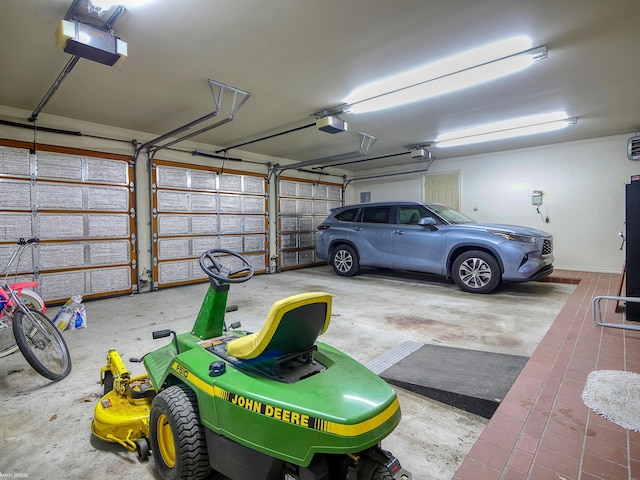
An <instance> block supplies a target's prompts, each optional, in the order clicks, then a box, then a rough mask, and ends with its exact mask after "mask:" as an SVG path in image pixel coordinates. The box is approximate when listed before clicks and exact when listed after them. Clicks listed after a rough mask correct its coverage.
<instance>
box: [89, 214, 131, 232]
mask: <svg viewBox="0 0 640 480" xmlns="http://www.w3.org/2000/svg"><path fill="white" fill-rule="evenodd" d="M130 220H131V216H130V215H127V214H123V213H121V214H118V213H114V214H88V215H86V225H87V233H86V236H87V237H89V238H101V237H102V238H103V237H111V238H129V236H130V233H131V232H130V227H131V221H130Z"/></svg>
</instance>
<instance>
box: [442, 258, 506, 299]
mask: <svg viewBox="0 0 640 480" xmlns="http://www.w3.org/2000/svg"><path fill="white" fill-rule="evenodd" d="M451 274H452V275H453V279H454V280H455V282H456V284H457V285H458V287H460V289H461V290H464V291H465V292H471V293H489V292H492V291H493V290H495V288H496V287H497V286H498V284H499V283H500V266H499V265H498V262H497V260H496V259H495V258H494V257H493V255H491V254H489V253H486V252H482V251H480V250H469V251H468V252H464V253H462V254H460V255H459V256H458V258H456V259H455V261H454V262H453V271H452V272H451Z"/></svg>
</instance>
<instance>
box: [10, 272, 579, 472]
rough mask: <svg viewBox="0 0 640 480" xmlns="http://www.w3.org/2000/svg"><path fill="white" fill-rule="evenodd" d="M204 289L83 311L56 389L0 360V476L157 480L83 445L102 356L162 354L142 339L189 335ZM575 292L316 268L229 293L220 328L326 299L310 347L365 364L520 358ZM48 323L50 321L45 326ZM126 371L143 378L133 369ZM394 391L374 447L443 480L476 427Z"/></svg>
mask: <svg viewBox="0 0 640 480" xmlns="http://www.w3.org/2000/svg"><path fill="white" fill-rule="evenodd" d="M206 289H207V285H206V284H200V285H194V286H187V287H179V288H173V289H168V290H163V291H159V292H152V293H145V294H140V295H133V296H127V297H118V298H111V299H105V300H98V301H91V302H87V303H86V308H87V322H88V328H86V329H82V330H77V331H70V332H69V331H68V332H65V334H64V335H65V338H66V340H67V343H68V345H69V348H70V350H71V353H72V359H73V370H72V372H71V374H70V375H69V377H67V378H66V379H64V380H63V381H61V382H59V383H55V384H52V383H50V382H49V381H48V380H46V379H44V378H43V377H40V376H38V375H37V374H36V373H35V372H34V371H33V370H32V369H31V368H30V367H29V365H28V364H27V363H26V361H25V360H24V359H23V358H22V357H21V356H20V355H19V354H14V355H12V356H11V357H8V358H3V359H0V401H1V402H2V406H3V408H2V411H1V412H0V425H1V438H0V474H4V473H10V474H14V477H15V476H16V474H19V475H21V476H23V477H24V476H25V474H27V475H28V478H30V479H39V478H59V477H62V476H64V477H65V478H75V479H93V478H106V477H116V478H136V479H144V478H150V479H153V478H158V477H157V475H156V474H155V471H154V465H153V460H152V459H151V460H150V461H149V462H145V463H140V462H139V461H138V458H137V456H136V454H135V453H131V452H128V451H126V450H124V449H123V448H121V447H119V446H117V445H114V444H108V443H105V442H102V441H100V440H97V439H95V438H93V437H92V435H91V431H90V423H91V418H92V415H93V409H94V406H95V403H96V401H97V399H98V398H99V396H100V395H101V392H102V388H101V387H100V386H99V385H98V379H99V370H100V367H101V366H102V365H104V361H105V355H106V352H107V350H108V349H109V348H110V347H116V348H117V349H118V350H119V351H120V353H121V354H122V355H123V357H124V358H125V359H128V358H129V357H132V356H141V355H143V354H144V353H145V352H147V351H149V350H152V349H154V348H157V347H158V346H159V345H160V342H165V340H157V341H154V340H152V338H151V331H152V330H155V329H159V328H169V327H170V328H172V329H173V330H175V331H177V332H178V333H180V332H183V331H186V330H189V329H190V328H191V326H192V323H193V319H194V318H195V316H196V314H197V312H198V310H199V307H200V303H201V301H202V298H203V297H204V293H205V291H206ZM574 289H575V286H574V285H567V284H557V283H538V282H533V283H526V284H515V285H508V286H506V287H504V288H503V289H502V290H500V291H499V292H497V293H495V294H492V295H472V294H466V293H463V292H461V291H459V290H458V289H457V287H456V286H455V285H453V284H451V283H448V282H445V281H443V280H440V279H438V278H436V277H430V276H425V275H415V274H410V273H393V272H389V271H384V270H372V271H369V272H365V274H363V275H360V276H358V277H354V278H347V279H345V278H341V277H338V276H336V275H335V274H334V273H333V272H332V270H331V269H330V268H329V267H328V266H322V267H314V268H309V269H303V270H293V271H287V272H283V273H280V274H277V275H260V276H256V277H255V278H253V279H252V280H250V281H249V282H247V283H244V284H239V285H233V286H232V287H231V291H230V294H229V304H237V305H238V306H239V311H238V312H235V313H231V314H229V315H228V317H227V318H228V321H230V322H233V321H241V322H242V328H243V329H247V330H251V331H257V330H259V328H260V326H261V325H262V322H263V321H264V318H265V317H266V314H267V312H268V310H269V308H270V306H271V304H272V303H273V302H274V301H276V300H279V299H281V298H284V297H286V296H289V295H292V294H295V293H302V292H308V291H326V292H328V293H330V294H331V295H333V315H332V323H331V325H330V327H329V329H328V331H327V332H326V333H325V334H324V335H323V336H322V337H321V341H323V342H325V343H329V344H331V345H333V346H335V347H337V348H339V349H341V350H343V351H345V352H346V353H348V354H350V355H351V356H353V357H354V358H355V359H357V360H358V361H360V362H362V363H364V364H367V363H369V362H371V361H374V360H375V359H376V358H378V357H379V356H380V355H383V354H384V353H385V352H388V351H389V350H391V349H393V348H394V347H397V346H398V345H400V344H402V343H403V342H406V341H414V342H416V341H417V342H422V343H425V344H437V345H443V346H453V347H458V348H469V349H473V350H482V351H490V352H497V353H508V354H513V355H524V356H529V355H531V353H532V352H533V350H534V349H535V347H536V345H537V344H538V343H539V342H540V340H541V339H542V337H543V336H544V334H545V332H546V331H547V330H548V328H549V326H550V325H551V323H552V322H553V320H554V319H555V318H556V316H557V314H558V312H559V311H560V309H561V308H562V306H563V305H564V303H565V301H566V299H567V298H568V296H569V295H570V294H571V293H572V292H573V290H574ZM56 311H57V308H52V309H50V312H49V313H50V316H51V317H53V316H54V315H55V313H56ZM128 365H129V367H130V368H131V370H132V372H133V373H134V374H136V373H142V370H143V369H142V366H141V365H139V364H133V365H131V364H128ZM425 367H426V368H428V366H425ZM396 390H397V392H398V396H399V398H400V404H401V408H402V413H403V418H402V421H401V423H400V425H399V426H398V428H397V429H396V430H395V431H394V432H393V433H392V434H391V435H390V436H389V437H388V438H387V439H385V441H384V442H383V447H384V448H386V449H388V450H391V451H392V452H393V453H394V454H395V455H396V456H397V457H398V458H399V459H400V461H401V463H402V465H403V466H404V467H405V468H406V469H407V470H409V471H410V472H412V473H413V478H414V479H417V480H423V479H424V480H432V479H433V480H449V479H451V478H452V477H453V475H454V473H455V471H456V469H457V468H458V467H459V466H460V464H461V463H462V460H463V459H464V457H465V456H466V454H467V453H468V452H469V450H470V449H471V447H472V446H473V444H474V443H475V441H476V439H477V438H478V437H479V435H480V433H481V432H482V430H483V428H484V426H485V425H486V423H487V420H486V419H484V418H482V417H479V416H476V415H473V414H470V413H467V412H464V411H461V410H458V409H456V408H453V407H450V406H447V405H444V404H441V403H439V402H436V401H434V400H431V399H428V398H424V397H421V396H418V395H416V394H413V393H411V392H407V391H404V390H402V389H396Z"/></svg>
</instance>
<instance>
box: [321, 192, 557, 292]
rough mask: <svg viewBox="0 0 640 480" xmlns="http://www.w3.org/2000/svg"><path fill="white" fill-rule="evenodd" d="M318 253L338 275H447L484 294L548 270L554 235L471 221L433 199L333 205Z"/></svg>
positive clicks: (473, 290)
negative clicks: (373, 271)
mask: <svg viewBox="0 0 640 480" xmlns="http://www.w3.org/2000/svg"><path fill="white" fill-rule="evenodd" d="M316 253H317V255H318V256H319V257H320V258H322V259H323V260H326V261H328V262H329V264H330V265H331V266H333V269H334V271H335V272H336V273H337V274H338V275H342V276H346V277H350V276H353V275H356V274H357V273H358V272H359V271H360V267H381V268H392V269H397V270H412V271H416V272H425V273H434V274H438V275H444V276H446V277H447V278H451V277H453V279H454V281H455V282H456V284H457V285H458V287H460V288H461V289H462V290H464V291H467V292H473V293H489V292H491V291H493V290H494V289H495V288H496V287H497V286H498V285H499V284H500V283H501V282H502V281H503V280H504V281H509V282H526V281H530V280H539V279H541V278H544V277H546V276H548V275H550V274H551V273H552V272H553V237H552V236H551V235H550V234H549V233H546V232H543V231H542V230H536V229H533V228H527V227H517V226H512V225H498V224H485V223H477V222H475V221H474V220H472V219H470V218H469V217H467V216H465V215H463V214H462V213H460V212H458V211H456V210H454V209H452V208H449V207H447V206H446V205H441V204H437V203H420V202H380V203H361V204H357V205H348V206H345V207H340V208H336V209H333V210H332V211H331V214H330V215H329V216H328V217H327V218H326V219H325V220H324V221H323V222H322V223H321V224H320V225H319V226H318V238H317V241H316Z"/></svg>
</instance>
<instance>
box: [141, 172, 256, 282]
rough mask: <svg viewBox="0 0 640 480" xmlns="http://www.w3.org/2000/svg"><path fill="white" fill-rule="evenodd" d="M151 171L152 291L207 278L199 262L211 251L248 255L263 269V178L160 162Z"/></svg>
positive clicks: (254, 175)
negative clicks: (152, 177)
mask: <svg viewBox="0 0 640 480" xmlns="http://www.w3.org/2000/svg"><path fill="white" fill-rule="evenodd" d="M153 169H154V171H155V179H156V181H155V185H156V189H155V191H154V192H153V193H154V199H153V201H154V207H155V212H154V217H155V219H154V222H153V229H154V238H155V239H156V240H155V242H154V266H155V269H154V273H155V275H154V277H155V278H156V279H157V282H156V284H155V285H154V287H155V288H162V287H164V286H170V285H172V284H178V283H189V282H193V281H200V280H203V279H204V278H206V277H205V276H204V273H202V271H201V269H200V267H199V263H198V258H199V257H200V255H201V254H202V252H204V251H206V250H211V249H214V248H225V249H228V250H233V251H237V252H240V253H246V252H251V254H253V255H254V256H255V259H254V260H253V261H254V262H255V263H256V264H257V265H258V267H256V269H257V270H258V269H260V270H263V269H264V268H265V258H266V255H267V233H266V229H267V222H266V212H267V209H266V203H267V202H266V195H265V192H266V188H265V183H266V182H265V180H266V177H265V176H263V175H256V174H245V173H241V172H225V173H219V172H216V171H215V170H213V169H210V168H207V167H201V166H178V165H176V164H171V163H170V162H164V161H156V162H155V165H154V167H153ZM183 212H185V213H186V212H189V213H188V214H185V213H183Z"/></svg>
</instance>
